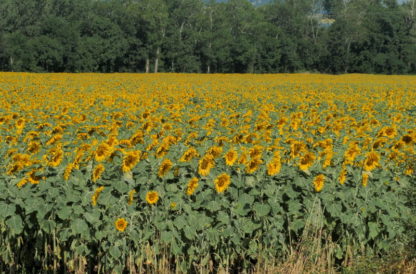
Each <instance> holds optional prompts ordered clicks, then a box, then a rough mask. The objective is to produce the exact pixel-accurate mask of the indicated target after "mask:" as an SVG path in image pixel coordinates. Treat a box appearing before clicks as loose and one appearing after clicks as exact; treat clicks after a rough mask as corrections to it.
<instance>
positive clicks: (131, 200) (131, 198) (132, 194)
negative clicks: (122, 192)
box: [127, 189, 137, 205]
mask: <svg viewBox="0 0 416 274" xmlns="http://www.w3.org/2000/svg"><path fill="white" fill-rule="evenodd" d="M136 193H137V192H136V190H134V189H132V190H130V191H129V199H128V201H127V204H128V205H132V204H133V201H134V195H135V194H136Z"/></svg>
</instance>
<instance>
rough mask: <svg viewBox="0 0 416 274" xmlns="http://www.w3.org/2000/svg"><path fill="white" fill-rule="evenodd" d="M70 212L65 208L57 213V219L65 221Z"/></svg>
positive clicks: (68, 208) (69, 209)
mask: <svg viewBox="0 0 416 274" xmlns="http://www.w3.org/2000/svg"><path fill="white" fill-rule="evenodd" d="M71 212H72V210H71V208H70V207H69V206H67V207H63V208H61V209H60V210H59V211H57V212H56V215H58V217H59V218H61V219H62V220H66V219H68V217H69V216H70V215H71Z"/></svg>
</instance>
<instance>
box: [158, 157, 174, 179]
mask: <svg viewBox="0 0 416 274" xmlns="http://www.w3.org/2000/svg"><path fill="white" fill-rule="evenodd" d="M172 165H173V163H172V161H171V160H169V159H165V160H163V162H162V164H161V165H160V167H159V172H158V173H157V175H158V176H159V177H161V178H162V177H163V176H165V175H166V173H167V172H168V171H169V170H170V169H171V168H172Z"/></svg>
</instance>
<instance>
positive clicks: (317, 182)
mask: <svg viewBox="0 0 416 274" xmlns="http://www.w3.org/2000/svg"><path fill="white" fill-rule="evenodd" d="M324 185H325V176H324V175H323V174H319V175H318V176H316V177H315V179H314V180H313V186H314V188H315V191H316V192H321V191H322V189H323V188H324Z"/></svg>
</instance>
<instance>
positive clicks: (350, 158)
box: [344, 143, 361, 165]
mask: <svg viewBox="0 0 416 274" xmlns="http://www.w3.org/2000/svg"><path fill="white" fill-rule="evenodd" d="M360 152H361V150H360V148H359V147H358V144H356V143H350V145H349V148H348V149H347V150H346V151H345V153H344V158H345V164H347V165H352V164H353V162H354V160H355V158H356V157H357V156H358V155H359V154H360Z"/></svg>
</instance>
